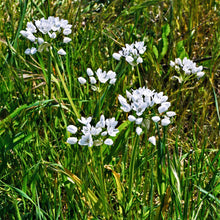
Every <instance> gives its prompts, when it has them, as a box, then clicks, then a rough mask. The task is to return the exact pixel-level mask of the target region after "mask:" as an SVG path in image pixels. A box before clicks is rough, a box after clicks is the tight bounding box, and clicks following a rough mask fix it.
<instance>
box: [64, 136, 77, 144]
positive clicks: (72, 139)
mask: <svg viewBox="0 0 220 220" xmlns="http://www.w3.org/2000/svg"><path fill="white" fill-rule="evenodd" d="M66 142H67V143H68V144H76V143H77V138H76V137H69V138H67V141H66Z"/></svg>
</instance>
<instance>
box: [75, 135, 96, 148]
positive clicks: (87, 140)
mask: <svg viewBox="0 0 220 220" xmlns="http://www.w3.org/2000/svg"><path fill="white" fill-rule="evenodd" d="M78 143H79V145H83V146H86V145H88V146H89V147H92V145H93V139H92V135H91V134H89V133H87V134H85V135H82V137H81V139H80V140H79V142H78Z"/></svg>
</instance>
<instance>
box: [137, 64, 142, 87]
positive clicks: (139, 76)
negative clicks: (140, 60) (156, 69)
mask: <svg viewBox="0 0 220 220" xmlns="http://www.w3.org/2000/svg"><path fill="white" fill-rule="evenodd" d="M137 72H138V80H139V86H140V87H142V83H141V74H140V71H139V67H138V65H137Z"/></svg>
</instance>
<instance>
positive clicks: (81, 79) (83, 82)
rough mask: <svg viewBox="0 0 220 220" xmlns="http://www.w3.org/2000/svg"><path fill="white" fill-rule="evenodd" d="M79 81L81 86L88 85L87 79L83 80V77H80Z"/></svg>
mask: <svg viewBox="0 0 220 220" xmlns="http://www.w3.org/2000/svg"><path fill="white" fill-rule="evenodd" d="M78 81H79V83H80V84H81V85H84V84H86V79H85V78H83V77H79V78H78Z"/></svg>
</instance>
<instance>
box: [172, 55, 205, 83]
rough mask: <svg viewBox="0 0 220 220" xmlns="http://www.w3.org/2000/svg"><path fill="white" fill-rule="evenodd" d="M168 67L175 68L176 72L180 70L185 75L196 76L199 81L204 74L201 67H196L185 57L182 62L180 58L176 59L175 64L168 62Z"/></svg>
mask: <svg viewBox="0 0 220 220" xmlns="http://www.w3.org/2000/svg"><path fill="white" fill-rule="evenodd" d="M170 66H172V67H175V69H176V70H177V71H179V70H180V69H182V71H183V72H184V73H185V74H186V75H190V74H196V75H197V78H198V79H200V78H201V77H202V76H203V75H204V74H205V73H204V72H202V70H203V66H199V67H196V63H195V62H193V61H192V60H190V59H188V58H187V57H185V58H184V59H183V61H182V60H181V59H180V58H176V59H175V62H173V61H170ZM176 78H177V77H176Z"/></svg>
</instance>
